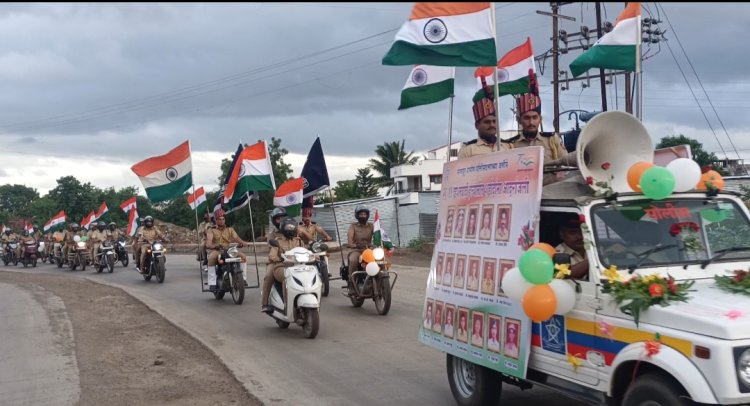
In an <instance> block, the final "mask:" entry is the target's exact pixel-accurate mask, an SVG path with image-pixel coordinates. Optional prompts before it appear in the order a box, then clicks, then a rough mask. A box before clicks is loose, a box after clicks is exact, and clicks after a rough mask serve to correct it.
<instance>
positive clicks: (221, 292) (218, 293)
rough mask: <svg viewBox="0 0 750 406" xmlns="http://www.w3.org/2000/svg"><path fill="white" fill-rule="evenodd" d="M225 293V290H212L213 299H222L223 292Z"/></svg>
mask: <svg viewBox="0 0 750 406" xmlns="http://www.w3.org/2000/svg"><path fill="white" fill-rule="evenodd" d="M225 293H227V292H226V291H223V290H222V291H220V292H214V299H216V300H221V299H224V294H225Z"/></svg>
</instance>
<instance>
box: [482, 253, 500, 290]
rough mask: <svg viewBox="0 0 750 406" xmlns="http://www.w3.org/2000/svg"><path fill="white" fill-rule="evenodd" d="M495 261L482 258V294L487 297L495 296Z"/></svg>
mask: <svg viewBox="0 0 750 406" xmlns="http://www.w3.org/2000/svg"><path fill="white" fill-rule="evenodd" d="M496 261H497V260H496V259H495V258H484V264H483V266H482V293H484V294H487V295H494V294H495V276H496V269H497V262H496Z"/></svg>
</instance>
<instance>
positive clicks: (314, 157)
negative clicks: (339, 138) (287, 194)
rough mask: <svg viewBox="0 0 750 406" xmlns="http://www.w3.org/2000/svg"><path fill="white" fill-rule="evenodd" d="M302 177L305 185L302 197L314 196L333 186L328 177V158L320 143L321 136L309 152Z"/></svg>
mask: <svg viewBox="0 0 750 406" xmlns="http://www.w3.org/2000/svg"><path fill="white" fill-rule="evenodd" d="M302 179H303V182H304V186H305V188H304V190H303V191H302V193H303V195H302V197H308V196H312V195H314V194H316V193H318V192H320V191H321V190H323V189H325V188H327V187H328V186H331V181H330V180H329V179H328V166H326V158H325V157H324V156H323V147H322V146H321V145H320V137H318V138H316V139H315V142H314V143H313V145H312V148H310V152H309V153H308V154H307V160H306V161H305V165H304V166H303V167H302Z"/></svg>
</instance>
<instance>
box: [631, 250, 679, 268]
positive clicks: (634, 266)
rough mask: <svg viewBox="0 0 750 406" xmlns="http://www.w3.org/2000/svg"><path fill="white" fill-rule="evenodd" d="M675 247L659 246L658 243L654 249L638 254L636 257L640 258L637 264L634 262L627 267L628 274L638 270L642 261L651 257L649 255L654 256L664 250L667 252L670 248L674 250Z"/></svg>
mask: <svg viewBox="0 0 750 406" xmlns="http://www.w3.org/2000/svg"><path fill="white" fill-rule="evenodd" d="M676 247H677V244H669V245H661V243H659V244H656V246H655V247H654V248H651V249H648V250H646V251H643V252H641V253H640V254H638V256H639V257H641V258H640V259H639V260H638V262H636V263H635V264H633V265H629V266H628V273H631V274H632V273H633V272H635V270H636V269H638V267H639V266H641V264H642V263H643V261H645V260H647V259H648V257H650V256H651V254H655V253H657V252H659V251H664V250H668V249H670V248H676Z"/></svg>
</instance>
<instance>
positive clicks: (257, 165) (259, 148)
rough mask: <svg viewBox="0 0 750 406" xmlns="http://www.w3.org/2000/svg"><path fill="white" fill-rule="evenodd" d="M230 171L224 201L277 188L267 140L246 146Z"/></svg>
mask: <svg viewBox="0 0 750 406" xmlns="http://www.w3.org/2000/svg"><path fill="white" fill-rule="evenodd" d="M230 173H231V175H230V177H229V182H228V183H227V187H226V190H224V203H228V202H230V201H231V200H232V199H237V198H239V197H241V196H242V195H244V194H246V193H247V192H251V191H255V192H258V191H261V190H276V184H275V182H274V179H273V169H272V166H271V160H270V159H269V155H268V147H267V146H266V142H265V141H260V142H258V143H257V144H253V145H250V146H248V147H245V149H243V150H242V152H240V154H239V157H238V158H237V162H236V164H235V166H234V168H233V169H232V172H230Z"/></svg>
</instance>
